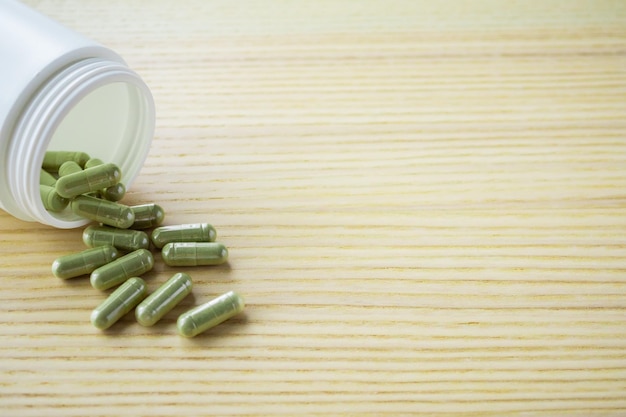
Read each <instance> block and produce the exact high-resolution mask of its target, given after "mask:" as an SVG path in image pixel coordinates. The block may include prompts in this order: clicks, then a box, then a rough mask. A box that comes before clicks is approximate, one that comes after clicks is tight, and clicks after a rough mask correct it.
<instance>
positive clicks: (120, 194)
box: [100, 182, 126, 201]
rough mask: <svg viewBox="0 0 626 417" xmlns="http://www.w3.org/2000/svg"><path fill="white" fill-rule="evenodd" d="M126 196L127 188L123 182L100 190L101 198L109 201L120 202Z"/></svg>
mask: <svg viewBox="0 0 626 417" xmlns="http://www.w3.org/2000/svg"><path fill="white" fill-rule="evenodd" d="M125 194H126V187H125V186H124V184H122V183H121V182H118V183H117V184H115V185H112V186H110V187H107V188H105V189H103V190H100V197H102V198H104V199H105V200H109V201H120V200H121V199H122V198H124V195H125Z"/></svg>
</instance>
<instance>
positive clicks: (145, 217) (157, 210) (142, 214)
mask: <svg viewBox="0 0 626 417" xmlns="http://www.w3.org/2000/svg"><path fill="white" fill-rule="evenodd" d="M131 209H133V213H135V223H133V225H132V226H130V228H131V229H149V228H151V227H154V226H158V225H160V224H161V223H163V219H164V218H165V211H163V208H162V207H161V206H159V205H158V204H154V203H150V204H141V205H139V206H132V207H131Z"/></svg>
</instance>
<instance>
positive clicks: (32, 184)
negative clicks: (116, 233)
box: [7, 58, 155, 228]
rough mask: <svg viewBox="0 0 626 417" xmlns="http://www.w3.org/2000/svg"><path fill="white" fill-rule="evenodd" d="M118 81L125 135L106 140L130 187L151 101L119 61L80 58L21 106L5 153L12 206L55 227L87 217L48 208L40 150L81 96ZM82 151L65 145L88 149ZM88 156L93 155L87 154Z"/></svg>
mask: <svg viewBox="0 0 626 417" xmlns="http://www.w3.org/2000/svg"><path fill="white" fill-rule="evenodd" d="M116 83H121V84H123V85H125V86H127V87H128V88H127V89H126V90H125V91H127V96H125V97H123V99H125V100H127V101H128V103H127V104H128V113H129V114H128V116H127V119H126V126H124V129H123V131H124V134H123V136H124V137H118V138H111V141H112V142H111V146H116V149H117V151H116V152H115V157H114V158H113V159H114V160H111V161H107V162H113V163H116V164H117V165H118V166H119V167H120V169H121V170H122V181H123V182H124V184H125V185H126V187H127V188H129V187H130V185H131V184H132V182H133V181H134V179H135V178H136V176H137V175H138V174H139V171H140V169H141V167H142V166H143V163H144V161H145V159H146V157H147V155H148V151H149V148H150V143H151V140H152V136H153V133H154V123H155V121H154V117H155V116H154V113H155V109H154V102H153V99H152V95H151V93H150V90H149V89H148V87H147V86H146V84H145V83H144V82H143V80H142V79H141V78H140V77H139V76H138V75H137V74H136V73H135V72H134V71H132V70H130V69H129V68H128V67H126V66H125V65H124V64H122V63H119V62H115V61H110V60H105V59H101V58H89V59H83V60H80V61H78V62H75V63H73V64H70V65H69V66H67V67H65V68H64V69H63V70H61V71H59V72H58V73H57V74H55V75H54V76H52V77H51V78H50V79H49V80H48V82H46V83H45V85H44V86H43V87H42V88H40V89H39V90H38V92H37V93H36V94H35V95H34V97H33V98H32V100H31V101H30V102H29V103H28V105H27V106H26V108H25V110H24V112H23V113H22V115H21V117H20V119H19V121H18V123H17V125H16V127H15V129H14V132H13V135H12V136H13V137H12V141H11V143H10V145H9V147H8V153H7V179H8V185H9V188H10V191H11V193H12V195H13V198H14V200H15V203H16V206H17V208H18V209H19V210H20V211H21V212H22V214H23V215H24V217H26V218H28V219H32V220H36V221H39V222H40V223H43V224H48V225H51V226H54V227H58V228H74V227H80V226H83V225H85V224H87V223H88V222H89V221H88V220H85V219H82V218H79V217H78V216H75V215H73V213H71V211H69V209H66V210H64V211H63V212H61V213H53V212H49V211H48V210H46V209H45V207H44V206H43V202H42V201H41V197H40V193H39V176H40V170H41V166H42V162H43V157H44V154H45V152H46V151H47V150H48V147H49V146H50V142H51V140H52V138H53V136H54V134H55V132H56V131H57V128H58V127H59V126H60V124H61V123H62V122H63V120H65V118H66V117H67V116H68V114H70V112H72V110H73V109H74V108H75V107H76V105H77V104H78V103H80V102H81V100H83V99H84V98H86V97H87V96H89V95H90V94H92V93H94V92H95V91H97V90H98V89H101V88H103V87H105V86H108V85H112V84H116ZM88 148H89V141H88V140H85V149H66V150H74V151H83V152H87V153H89V149H88ZM92 156H93V155H92Z"/></svg>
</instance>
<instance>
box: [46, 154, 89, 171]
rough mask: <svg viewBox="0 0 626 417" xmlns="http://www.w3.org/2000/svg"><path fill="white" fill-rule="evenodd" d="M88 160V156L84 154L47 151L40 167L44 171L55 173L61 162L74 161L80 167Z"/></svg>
mask: <svg viewBox="0 0 626 417" xmlns="http://www.w3.org/2000/svg"><path fill="white" fill-rule="evenodd" d="M88 160H89V155H87V154H86V153H85V152H68V151H48V152H46V153H45V154H44V157H43V163H42V164H41V166H42V168H43V169H45V170H46V171H53V172H56V171H58V170H59V167H60V166H61V165H62V164H63V162H67V161H74V162H76V163H77V164H78V165H80V166H81V167H82V166H85V162H87V161H88Z"/></svg>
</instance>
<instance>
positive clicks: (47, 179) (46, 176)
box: [39, 169, 57, 187]
mask: <svg viewBox="0 0 626 417" xmlns="http://www.w3.org/2000/svg"><path fill="white" fill-rule="evenodd" d="M56 183H57V179H56V178H55V177H54V175H52V174H51V173H49V172H48V171H46V170H45V169H42V170H41V171H40V174H39V184H41V185H47V186H49V187H54V185H55V184H56Z"/></svg>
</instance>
